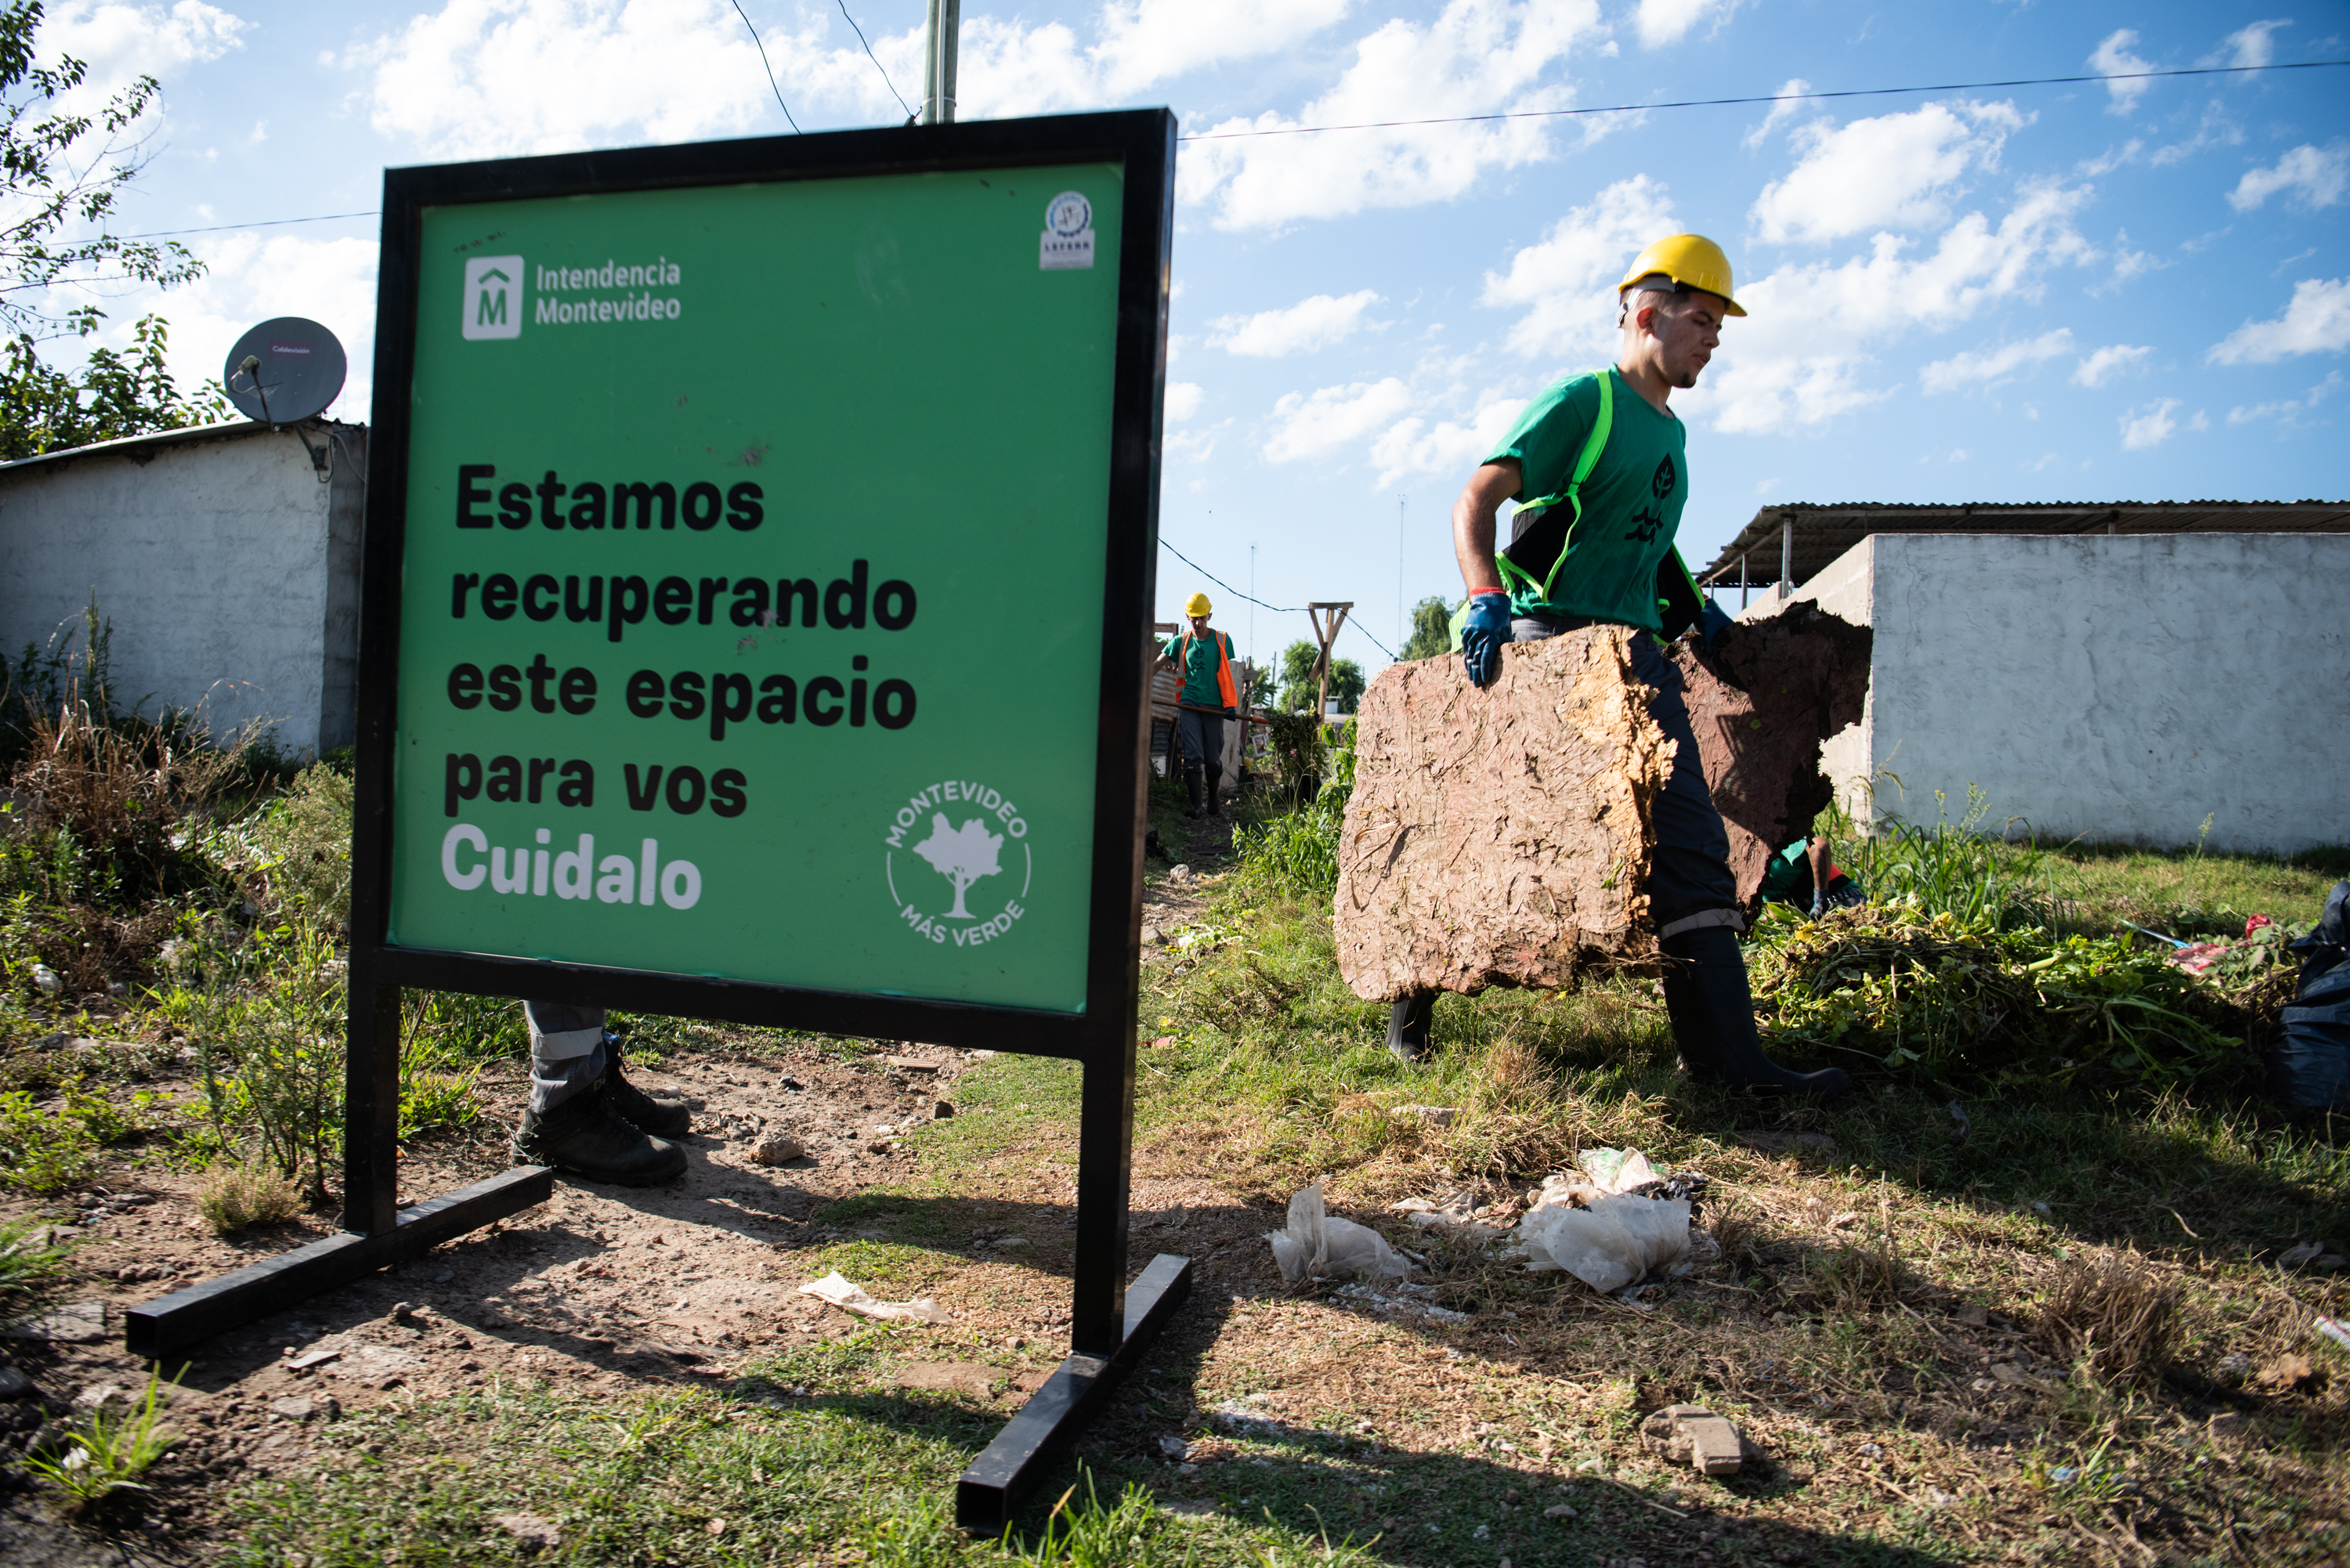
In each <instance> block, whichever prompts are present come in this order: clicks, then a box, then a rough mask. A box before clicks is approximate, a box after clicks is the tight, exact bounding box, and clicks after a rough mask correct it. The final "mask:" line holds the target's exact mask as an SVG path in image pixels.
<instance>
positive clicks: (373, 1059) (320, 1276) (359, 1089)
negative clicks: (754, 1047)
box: [123, 962, 555, 1357]
mask: <svg viewBox="0 0 2350 1568" xmlns="http://www.w3.org/2000/svg"><path fill="white" fill-rule="evenodd" d="M349 987H350V989H349V999H350V1000H349V1008H350V1023H349V1032H348V1037H347V1041H346V1047H347V1049H346V1055H345V1058H344V1068H343V1074H344V1076H343V1231H342V1234H340V1235H338V1236H329V1237H328V1238H326V1239H325V1240H324V1241H313V1242H311V1243H310V1244H309V1245H308V1246H307V1247H297V1248H296V1249H295V1250H294V1251H291V1252H286V1253H282V1254H280V1255H279V1256H277V1257H275V1258H271V1259H268V1260H266V1261H265V1262H259V1263H255V1264H252V1265H250V1266H248V1267H246V1268H242V1269H239V1270H237V1271H236V1272H234V1273H229V1274H223V1275H222V1276H221V1277H220V1278H218V1279H216V1280H207V1281H205V1282H203V1284H200V1285H192V1286H190V1287H189V1288H188V1289H186V1290H183V1291H174V1292H173V1293H171V1294H170V1295H168V1296H165V1297H163V1298H162V1299H161V1300H160V1301H152V1302H149V1303H147V1304H146V1305H144V1306H138V1307H133V1308H131V1309H130V1311H129V1312H128V1313H126V1314H124V1317H125V1324H124V1329H123V1343H124V1345H125V1347H126V1348H127V1349H129V1350H130V1352H131V1353H132V1354H133V1355H145V1356H155V1357H160V1356H165V1355H173V1354H175V1353H177V1352H179V1351H182V1350H184V1349H186V1348H187V1347H188V1346H190V1345H194V1344H196V1343H198V1342H199V1341H201V1340H205V1339H209V1338H211V1337H212V1336H213V1334H220V1333H223V1332H224V1331H225V1330H228V1329H232V1328H235V1327H237V1326H239V1325H241V1324H247V1323H251V1322H252V1321H253V1320H254V1319H255V1318H258V1317H266V1316H268V1315H269V1314H271V1313H275V1312H283V1311H284V1310H285V1309H286V1308H287V1307H289V1306H292V1305H293V1304H294V1303H296V1302H298V1301H300V1300H302V1299H303V1298H304V1297H306V1296H312V1295H316V1294H317V1293H319V1292H320V1291H327V1290H332V1289H334V1288H335V1287H336V1286H337V1285H343V1284H348V1283H349V1282H351V1281H353V1280H356V1279H358V1278H359V1276H361V1275H362V1274H370V1273H373V1272H375V1271H376V1270H378V1269H380V1268H382V1267H384V1266H385V1265H386V1264H389V1263H396V1262H400V1260H401V1259H402V1258H407V1257H412V1256H414V1255H415V1254H417V1253H419V1252H422V1251H426V1250H428V1249H430V1248H432V1247H433V1246H435V1245H437V1244H438V1243H440V1242H442V1241H448V1240H450V1239H451V1238H452V1237H456V1236H462V1235H463V1234H464V1233H465V1232H466V1231H473V1230H478V1229H480V1228H481V1227H482V1226H484V1225H486V1224H488V1223H489V1222H490V1221H491V1220H503V1219H504V1218H505V1217H506V1216H507V1215H509V1214H515V1213H519V1212H520V1211H521V1210H525V1209H529V1208H532V1207H534V1206H535V1205H537V1204H540V1203H544V1202H546V1199H548V1198H549V1197H550V1196H552V1195H553V1193H554V1191H555V1172H554V1171H552V1170H550V1169H548V1168H546V1167H545V1166H539V1165H528V1166H519V1167H517V1168H515V1169H513V1170H508V1171H502V1172H500V1173H499V1174H498V1175H496V1176H493V1177H491V1178H490V1179H488V1180H487V1181H477V1182H475V1183H473V1185H472V1186H471V1187H465V1188H460V1189H458V1190H457V1191H455V1192H452V1193H449V1194H447V1195H446V1196H444V1197H441V1198H436V1199H432V1201H431V1202H429V1203H424V1204H420V1205H418V1206H417V1207H416V1208H413V1209H401V1208H400V988H399V987H398V986H396V985H378V984H376V983H375V982H374V979H373V977H372V976H371V975H369V974H368V973H366V972H365V971H363V970H362V968H361V966H360V964H359V963H358V962H355V963H354V964H353V965H352V968H351V974H350V980H349Z"/></svg>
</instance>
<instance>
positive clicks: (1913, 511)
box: [1698, 501, 2350, 587]
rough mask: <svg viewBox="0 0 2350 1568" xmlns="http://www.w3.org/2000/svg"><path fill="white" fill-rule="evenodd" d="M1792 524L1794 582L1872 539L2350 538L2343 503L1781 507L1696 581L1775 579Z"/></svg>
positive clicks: (2348, 509) (1761, 515) (1755, 583)
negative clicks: (2095, 536)
mask: <svg viewBox="0 0 2350 1568" xmlns="http://www.w3.org/2000/svg"><path fill="white" fill-rule="evenodd" d="M1791 522H1792V523H1793V524H1794V525H1795V537H1794V571H1793V573H1792V574H1791V575H1792V576H1793V577H1794V581H1795V582H1796V583H1798V584H1801V583H1804V582H1807V581H1809V580H1810V579H1811V578H1812V577H1814V576H1817V575H1818V574H1819V573H1820V572H1822V571H1824V570H1825V569H1826V567H1827V566H1828V564H1829V563H1830V562H1832V561H1834V560H1835V558H1836V557H1837V556H1841V555H1843V554H1844V553H1845V552H1846V550H1849V549H1851V548H1852V547H1853V546H1854V545H1857V544H1859V543H1860V542H1861V541H1862V540H1863V539H1866V538H1867V537H1868V536H1869V535H1871V534H2350V502H2345V501H2015V502H2004V501H2003V502H1967V503H1963V504H1950V505H1935V504H1908V503H1902V502H1877V501H1837V502H1812V501H1799V502H1788V503H1784V504H1780V505H1775V506H1765V507H1763V509H1762V510H1761V511H1759V512H1757V513H1755V514H1754V520H1753V521H1752V522H1751V523H1749V524H1746V526H1745V527H1743V528H1742V529H1740V530H1739V531H1738V537H1736V538H1735V539H1732V540H1731V542H1730V543H1729V544H1728V545H1725V546H1724V547H1723V548H1722V552H1721V555H1719V556H1715V557H1714V559H1713V564H1712V565H1711V566H1707V567H1706V568H1705V569H1704V570H1703V571H1701V572H1700V573H1699V574H1698V580H1699V581H1700V582H1705V583H1710V584H1711V585H1712V586H1714V587H1740V586H1741V585H1742V583H1743V584H1745V585H1750V586H1752V587H1763V586H1764V585H1766V584H1770V583H1775V582H1777V581H1778V580H1779V556H1780V541H1781V530H1782V528H1783V526H1784V525H1785V524H1788V523H1791ZM1741 556H1743V557H1744V558H1745V567H1744V571H1743V573H1742V572H1741V570H1740V557H1741Z"/></svg>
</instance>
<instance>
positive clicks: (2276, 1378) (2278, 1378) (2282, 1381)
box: [2260, 1355, 2317, 1394]
mask: <svg viewBox="0 0 2350 1568" xmlns="http://www.w3.org/2000/svg"><path fill="white" fill-rule="evenodd" d="M2260 1381H2261V1386H2262V1387H2264V1388H2271V1389H2274V1390H2275V1391H2276V1392H2277V1393H2280V1394H2287V1393H2291V1392H2293V1391H2294V1390H2296V1389H2301V1388H2305V1387H2307V1386H2309V1385H2310V1384H2313V1383H2314V1382H2316V1381H2317V1368H2316V1367H2314V1366H2311V1365H2310V1361H2309V1357H2307V1356H2306V1355H2280V1356H2278V1357H2277V1358H2276V1359H2275V1360H2273V1361H2272V1362H2270V1363H2269V1364H2268V1365H2267V1366H2263V1367H2262V1368H2261V1378H2260Z"/></svg>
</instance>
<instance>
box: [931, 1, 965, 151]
mask: <svg viewBox="0 0 2350 1568" xmlns="http://www.w3.org/2000/svg"><path fill="white" fill-rule="evenodd" d="M961 40H962V0H931V26H930V33H929V36H928V40H927V45H926V47H924V49H923V51H922V123H923V124H924V125H951V124H953V123H954V117H955V49H956V46H957V45H958V44H959V43H960V42H961Z"/></svg>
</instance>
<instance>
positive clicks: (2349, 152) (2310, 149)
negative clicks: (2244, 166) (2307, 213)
mask: <svg viewBox="0 0 2350 1568" xmlns="http://www.w3.org/2000/svg"><path fill="white" fill-rule="evenodd" d="M2345 188H2350V142H2341V141H2337V142H2334V144H2333V145H2332V146H2330V147H2325V148H2318V147H2314V146H2311V145H2309V144H2308V143H2306V142H2304V143H2303V144H2302V145H2301V146H2299V147H2296V148H2294V149H2293V151H2290V152H2288V153H2286V154H2285V155H2284V156H2283V157H2282V158H2280V159H2278V160H2277V161H2276V166H2275V167H2274V168H2272V169H2248V170H2246V171H2244V177H2243V178H2242V179H2241V180H2239V181H2238V182H2236V188H2235V189H2234V190H2232V191H2230V192H2228V205H2230V207H2233V208H2235V209H2236V211H2238V212H2239V213H2249V212H2251V210H2252V209H2253V208H2255V207H2257V206H2259V205H2260V204H2261V203H2262V202H2265V201H2267V200H2268V199H2269V198H2270V197H2271V196H2273V195H2275V194H2276V193H2277V192H2280V191H2282V192H2286V193H2287V196H2288V198H2289V199H2290V200H2291V201H2292V202H2293V204H2294V205H2296V206H2301V207H2311V208H2315V207H2331V206H2333V205H2334V203H2335V202H2339V201H2341V200H2342V195H2343V192H2344V191H2345Z"/></svg>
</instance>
